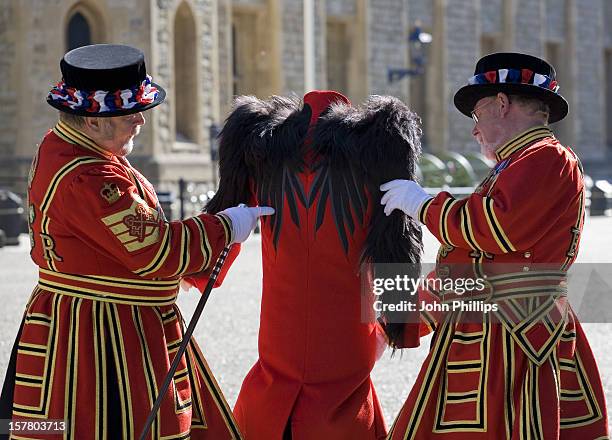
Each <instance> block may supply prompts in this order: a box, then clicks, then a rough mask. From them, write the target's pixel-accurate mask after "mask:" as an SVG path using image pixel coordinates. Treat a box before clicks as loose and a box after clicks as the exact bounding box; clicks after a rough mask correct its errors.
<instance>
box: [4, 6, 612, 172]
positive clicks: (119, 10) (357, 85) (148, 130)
mask: <svg viewBox="0 0 612 440" xmlns="http://www.w3.org/2000/svg"><path fill="white" fill-rule="evenodd" d="M181 2H185V3H186V4H187V5H188V6H189V8H190V10H191V12H192V13H193V16H194V20H195V23H196V26H195V27H196V35H197V38H196V41H195V42H194V47H195V50H196V51H197V52H195V56H194V58H195V60H194V62H195V63H197V69H196V71H197V81H196V84H197V90H196V92H195V94H194V96H195V97H196V99H195V101H196V102H195V103H194V104H193V105H195V106H197V107H196V109H197V121H196V123H197V127H198V130H199V131H198V133H199V134H198V139H197V143H196V144H197V145H195V146H190V147H189V148H188V149H187V150H182V149H181V148H178V149H177V146H176V144H175V133H174V106H175V105H176V103H175V102H174V92H173V90H174V87H176V84H174V80H175V79H174V77H175V67H174V65H173V63H174V41H173V38H174V37H173V32H174V31H173V26H174V17H175V11H176V9H177V7H178V6H179V5H180V4H181ZM314 4H315V8H316V12H315V32H316V38H317V39H316V44H315V57H316V86H317V87H319V88H323V87H325V86H326V85H327V69H326V62H327V61H326V47H327V39H326V38H327V35H326V33H327V32H326V30H327V21H328V20H329V19H332V20H339V22H340V23H345V24H346V34H347V35H348V36H349V39H348V41H349V42H350V50H347V52H348V53H347V62H346V70H347V71H348V77H347V78H348V79H347V81H348V84H349V85H348V86H347V88H348V89H350V92H351V94H352V95H354V96H355V97H358V98H359V99H358V100H360V99H361V98H363V97H365V96H366V95H367V94H373V93H378V94H392V95H396V96H398V97H399V98H401V99H403V100H405V101H407V102H410V91H409V85H411V84H412V86H411V90H412V93H414V94H415V96H416V94H417V92H416V91H415V90H416V89H419V90H418V96H419V98H418V99H419V102H422V103H424V104H423V106H424V107H425V109H424V110H420V113H421V115H422V116H423V118H424V121H423V122H424V125H425V127H426V130H427V133H428V136H429V141H430V143H431V147H432V149H434V150H440V149H455V150H458V151H465V150H476V149H477V148H478V147H477V145H476V143H475V141H474V140H473V139H472V136H471V134H470V132H471V128H472V123H471V121H470V119H469V118H466V117H465V116H463V115H461V114H459V113H458V112H457V111H456V109H455V108H454V105H453V103H452V98H453V95H454V93H455V92H456V90H457V89H458V88H459V87H461V86H462V85H463V84H465V82H466V80H467V78H468V77H469V76H470V75H471V74H472V72H473V68H474V63H475V62H476V60H477V59H478V57H479V56H480V54H481V51H482V49H483V48H482V47H481V46H483V45H484V46H486V47H489V46H491V47H495V48H499V49H502V48H503V49H506V50H520V51H524V52H528V53H532V54H535V55H539V56H547V54H548V53H549V52H550V54H551V56H555V57H556V59H555V64H556V67H557V68H558V69H557V70H558V71H559V75H560V77H561V78H562V81H563V83H562V84H561V86H562V89H561V90H562V93H563V95H564V96H566V97H567V99H568V101H569V102H570V109H571V110H570V115H569V116H568V118H567V120H566V121H564V122H563V123H562V124H557V127H555V130H558V133H559V134H560V135H561V136H562V139H563V140H564V141H566V142H567V143H569V144H572V145H575V147H576V149H577V151H578V152H579V153H580V154H581V156H582V157H583V158H585V159H587V162H588V160H591V159H592V160H599V161H600V162H602V161H601V158H603V157H604V154H606V151H608V150H609V149H606V148H605V147H604V144H605V143H606V142H607V141H606V131H607V126H606V122H604V121H606V120H607V119H606V118H608V116H607V113H606V112H608V111H609V110H608V109H609V108H610V107H611V106H610V105H606V103H605V102H604V99H605V98H604V88H606V87H607V88H608V89H607V90H609V88H610V87H612V86H609V85H608V84H609V80H608V76H609V72H608V70H607V69H606V66H605V65H604V64H605V60H606V57H605V56H604V54H605V53H606V50H608V52H607V53H608V59H609V58H610V55H609V51H610V50H612V1H610V0H508V1H503V0H487V1H484V0H367V1H366V0H315V1H314ZM234 8H241V9H242V10H244V11H247V12H248V11H252V12H253V13H254V14H255V15H256V28H257V30H256V34H255V38H256V39H257V43H256V45H255V46H254V47H255V49H253V52H254V53H253V60H255V63H256V67H257V68H256V70H255V72H256V75H255V76H256V77H257V82H256V83H255V84H256V88H257V90H259V91H260V92H261V93H262V94H265V95H266V96H267V95H269V94H272V93H281V94H289V93H295V94H297V95H300V96H301V95H302V93H303V92H304V56H303V47H304V45H303V0H81V1H77V0H3V4H2V8H0V55H1V56H0V75H2V78H4V81H3V83H2V85H0V184H2V182H5V181H6V179H7V178H8V177H9V176H23V178H24V179H25V175H26V173H27V168H28V167H29V162H30V160H31V157H32V155H33V153H34V149H35V146H36V144H37V143H38V142H39V141H40V139H41V137H42V135H43V134H44V133H45V132H46V131H47V130H48V129H49V128H50V127H51V126H52V125H53V124H54V123H55V120H56V119H57V112H56V111H55V110H53V109H52V108H51V107H49V106H48V105H46V104H45V98H46V95H47V92H48V90H49V89H50V87H51V86H52V84H53V83H54V82H57V81H58V80H59V79H60V72H59V60H60V58H61V56H62V55H63V54H64V52H65V51H66V47H65V44H66V43H65V29H66V26H67V20H68V19H69V17H70V16H71V15H72V12H73V11H75V10H76V9H78V10H79V11H82V12H83V14H84V15H85V16H86V18H88V19H89V20H90V21H91V25H92V36H93V41H94V42H109V43H123V44H130V45H134V46H137V47H140V48H141V49H142V50H143V51H144V52H145V56H146V59H147V68H148V70H149V73H150V74H151V75H152V76H153V78H154V80H155V81H156V82H158V83H159V84H161V85H162V86H163V87H164V88H166V90H167V91H168V98H167V101H168V102H167V103H165V104H163V105H161V106H159V107H157V108H155V109H154V110H152V111H150V112H147V114H146V118H147V124H146V126H145V127H144V129H143V131H142V133H141V135H140V136H139V137H138V138H137V139H136V149H135V153H134V154H133V156H132V157H131V160H132V162H134V163H135V164H136V165H137V166H139V167H141V168H142V169H143V171H144V172H145V174H147V175H148V176H149V177H151V179H152V180H166V179H170V180H172V179H176V178H178V177H179V176H181V175H183V176H192V177H199V178H200V180H202V179H207V178H209V177H210V163H209V156H208V152H209V127H210V125H211V123H212V122H217V123H220V122H222V121H223V119H224V117H225V115H226V114H227V112H228V111H229V109H230V103H231V99H232V90H233V72H232V68H233V67H232V35H231V23H232V21H231V20H232V9H234ZM48 17H54V21H53V25H50V24H49V19H48ZM417 20H418V21H419V22H420V24H421V26H422V28H423V30H425V31H427V32H429V33H431V34H432V36H433V42H432V44H431V45H430V47H429V54H428V55H429V57H428V66H427V70H426V72H427V73H426V77H422V78H410V79H403V80H401V81H395V82H393V83H389V82H388V79H387V72H388V69H389V68H394V67H395V68H405V67H408V66H409V65H410V64H409V60H408V54H409V49H408V43H407V39H408V35H409V32H410V30H411V29H412V28H413V26H414V24H415V22H416V21H417ZM238 31H239V29H238ZM483 36H484V37H483ZM423 89H426V90H425V91H423ZM415 99H416V98H415ZM192 147H193V148H192ZM2 178H4V180H2Z"/></svg>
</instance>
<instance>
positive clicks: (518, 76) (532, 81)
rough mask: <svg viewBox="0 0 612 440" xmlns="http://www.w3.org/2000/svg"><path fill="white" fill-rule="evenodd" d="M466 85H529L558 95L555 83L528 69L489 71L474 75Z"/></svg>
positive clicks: (557, 87)
mask: <svg viewBox="0 0 612 440" xmlns="http://www.w3.org/2000/svg"><path fill="white" fill-rule="evenodd" d="M468 84H469V85H474V84H529V85H534V86H537V87H541V88H543V89H547V90H550V91H551V92H554V93H559V85H558V84H557V81H555V80H553V79H552V78H551V77H549V76H547V75H542V74H541V73H535V72H534V71H533V70H529V69H498V70H491V71H489V72H484V73H479V74H478V75H474V76H473V77H471V78H470V79H469V80H468Z"/></svg>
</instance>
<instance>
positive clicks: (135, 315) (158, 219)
mask: <svg viewBox="0 0 612 440" xmlns="http://www.w3.org/2000/svg"><path fill="white" fill-rule="evenodd" d="M28 207H29V208H28V209H29V220H30V238H31V244H32V251H31V255H32V259H33V260H34V262H35V263H36V264H37V265H38V266H39V268H40V279H39V283H38V286H37V287H36V288H35V289H34V292H33V294H32V297H31V298H30V300H29V302H28V305H27V310H26V313H25V318H24V324H23V326H22V330H21V336H20V338H19V340H18V346H17V347H16V348H18V350H17V354H16V374H15V375H14V376H13V377H7V381H9V380H12V381H14V399H13V412H12V415H13V419H15V420H19V419H36V420H46V419H62V420H66V422H67V425H66V428H67V429H66V434H65V437H62V434H58V435H56V436H55V437H53V438H78V439H85V438H87V439H94V438H95V439H98V438H99V439H105V438H113V439H118V438H124V439H128V438H130V439H131V438H135V437H137V436H138V435H140V431H141V429H142V427H143V425H144V422H145V419H146V417H147V415H148V413H149V411H150V409H151V407H152V405H153V402H154V401H155V398H156V397H157V390H158V387H159V386H160V385H161V383H162V381H163V379H164V377H165V375H166V373H167V372H168V370H169V366H170V364H171V362H172V360H173V357H174V353H175V352H176V350H177V349H178V346H179V344H180V343H181V340H182V334H183V322H182V317H181V314H180V311H179V309H178V307H177V306H176V304H175V300H176V295H177V293H178V283H179V278H180V277H181V276H182V275H184V274H190V273H195V272H200V271H205V270H207V269H208V268H209V267H210V268H212V266H213V265H214V262H215V261H216V258H217V256H218V255H219V254H220V252H221V250H222V249H223V248H224V247H225V246H226V245H227V243H228V242H229V241H230V228H229V223H228V220H227V218H225V217H224V216H223V215H218V216H211V215H206V214H201V215H198V216H196V217H192V218H189V219H187V220H184V221H174V222H168V221H166V219H165V217H164V215H163V212H162V211H161V209H160V207H159V203H158V200H157V197H156V195H155V191H154V189H153V187H152V186H151V184H150V183H149V182H147V180H146V179H145V178H144V177H143V176H142V175H141V174H140V173H138V171H136V170H135V169H134V168H132V167H131V166H130V164H129V163H128V162H127V160H125V159H124V158H121V157H117V156H113V155H110V154H108V153H106V152H105V151H104V150H102V149H101V148H100V147H98V146H97V145H96V144H95V143H94V142H93V141H92V140H91V139H89V138H88V137H87V136H85V135H84V134H82V133H81V132H79V131H77V130H74V129H72V128H70V127H69V126H68V125H66V124H63V123H61V122H60V123H58V124H57V125H56V126H55V128H54V129H53V130H52V131H50V132H49V133H48V134H47V135H46V136H45V138H44V140H43V142H42V144H41V145H40V148H39V150H38V152H37V154H36V157H35V159H34V162H33V164H32V169H31V173H30V184H29V192H28ZM150 432H151V433H150V437H148V438H151V439H159V438H176V439H178V438H192V439H214V440H218V439H237V438H240V433H239V431H238V428H237V426H236V424H235V422H234V419H233V416H232V414H231V411H230V409H229V408H228V405H227V403H226V401H225V399H224V397H223V395H222V393H221V391H220V389H219V387H218V386H217V384H216V382H215V380H214V378H213V375H212V373H211V372H210V370H209V368H208V366H207V364H206V361H205V360H204V358H203V356H202V354H201V352H200V350H199V349H198V347H197V345H196V343H195V341H192V342H191V344H190V346H189V348H188V350H187V352H186V355H185V356H184V357H183V359H182V360H181V363H180V364H179V368H178V370H177V372H176V374H175V375H174V380H173V382H172V383H171V385H170V388H169V389H168V391H167V395H166V398H165V400H164V401H163V403H162V406H161V408H160V411H159V413H158V416H157V419H156V421H155V422H154V423H153V426H152V429H151V431H150ZM19 438H21V437H19ZM27 438H52V437H51V436H41V437H34V436H33V435H32V434H30V435H27Z"/></svg>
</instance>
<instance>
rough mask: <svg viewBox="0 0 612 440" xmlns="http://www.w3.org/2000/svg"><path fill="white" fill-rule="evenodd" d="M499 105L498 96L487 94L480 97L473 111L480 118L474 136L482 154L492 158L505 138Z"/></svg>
mask: <svg viewBox="0 0 612 440" xmlns="http://www.w3.org/2000/svg"><path fill="white" fill-rule="evenodd" d="M499 105H500V102H499V98H498V97H497V96H487V97H484V98H482V99H480V100H479V101H478V102H477V103H476V105H475V106H474V110H473V111H472V115H474V116H476V119H477V120H478V122H475V123H474V128H473V129H472V136H474V138H475V139H476V141H477V142H478V144H479V145H480V151H481V152H482V154H484V155H485V157H486V158H487V159H491V160H495V150H497V148H498V147H499V146H500V145H501V144H502V143H503V142H504V140H505V130H504V128H503V120H502V118H501V117H500V116H499Z"/></svg>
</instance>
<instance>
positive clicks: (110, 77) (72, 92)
mask: <svg viewBox="0 0 612 440" xmlns="http://www.w3.org/2000/svg"><path fill="white" fill-rule="evenodd" d="M60 69H61V71H62V81H60V82H59V83H57V85H56V86H55V87H53V88H52V89H51V91H50V92H49V95H48V96H47V102H48V103H49V104H50V105H52V106H53V107H55V108H57V109H58V110H60V111H63V112H66V113H72V114H75V115H80V116H96V117H110V116H121V115H128V114H131V113H138V112H142V111H144V110H148V109H150V108H152V107H155V106H156V105H158V104H161V103H162V101H163V100H164V98H165V97H166V91H165V90H164V89H163V88H162V87H161V86H159V85H158V84H155V83H153V82H151V77H150V76H149V75H147V70H146V67H145V61H144V54H143V53H142V51H141V50H139V49H136V48H135V47H130V46H123V45H117V44H93V45H91V46H82V47H79V48H76V49H73V50H71V51H70V52H68V53H67V54H66V55H64V58H62V60H61V61H60Z"/></svg>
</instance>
